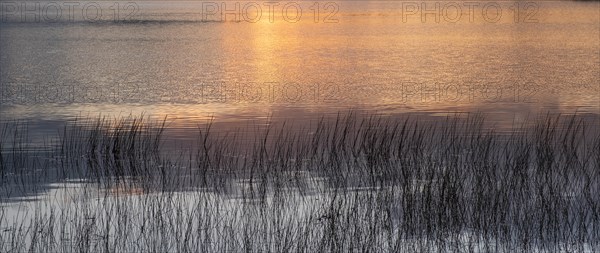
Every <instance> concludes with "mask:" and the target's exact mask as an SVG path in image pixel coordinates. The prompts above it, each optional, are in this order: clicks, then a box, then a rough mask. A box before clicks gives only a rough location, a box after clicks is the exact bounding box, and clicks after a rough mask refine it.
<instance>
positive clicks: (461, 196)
mask: <svg viewBox="0 0 600 253" xmlns="http://www.w3.org/2000/svg"><path fill="white" fill-rule="evenodd" d="M484 119H485V116H484V115H479V114H477V115H469V116H467V117H448V118H446V119H442V120H435V121H427V120H423V119H422V118H419V117H385V116H379V115H359V114H357V113H353V112H351V113H348V114H339V115H338V116H337V117H333V118H330V117H323V118H320V119H318V120H316V121H315V122H312V123H310V124H305V125H302V126H299V127H295V126H291V125H289V124H287V123H282V122H280V123H277V122H271V123H270V124H266V126H265V127H262V128H257V129H255V131H240V132H232V133H223V132H219V131H218V130H215V129H214V125H213V124H214V123H213V122H208V123H207V124H206V125H204V126H200V127H199V129H198V130H199V131H198V132H199V134H198V135H197V136H195V138H194V140H195V141H194V142H190V147H189V149H188V150H187V151H177V152H175V153H174V152H169V150H165V148H164V146H163V143H164V138H166V137H164V136H168V135H167V134H165V131H168V129H166V127H165V121H164V120H163V121H161V122H150V121H149V120H147V119H145V118H143V117H140V118H136V117H130V118H125V119H117V120H107V119H97V120H94V121H89V120H88V121H85V122H84V121H82V122H83V123H82V122H79V123H78V122H75V123H73V124H71V125H68V126H66V127H65V128H64V130H63V131H62V134H61V135H60V138H59V141H58V144H57V146H56V150H57V151H56V154H54V155H51V156H53V157H56V158H58V159H55V160H51V161H50V162H45V163H34V164H29V165H27V166H30V167H31V166H33V167H36V166H37V167H36V168H37V169H38V170H44V169H48V168H50V167H60V170H58V171H60V173H58V174H59V175H61V176H59V177H58V179H57V180H59V181H60V180H62V179H64V178H69V179H73V178H77V179H80V180H81V181H84V182H86V183H83V184H81V185H80V188H78V190H76V191H74V192H72V194H75V195H76V196H79V197H78V199H76V200H74V201H73V202H72V203H70V204H65V206H62V205H58V206H57V205H56V204H55V203H53V202H52V200H45V201H44V200H41V201H42V203H46V205H48V207H37V208H36V209H35V211H34V213H33V214H31V213H30V214H28V215H26V216H25V217H26V218H25V219H19V220H17V219H13V220H11V219H9V218H6V217H5V216H3V214H4V213H2V214H0V222H1V226H0V229H5V230H4V232H0V249H2V250H33V251H48V250H50V251H52V250H66V251H161V252H162V251H194V252H197V251H211V252H212V251H278V252H283V251H286V252H287V251H294V252H297V251H300V252H322V251H329V252H339V251H377V252H379V251H392V252H430V251H450V252H489V251H496V252H513V251H535V252H558V251H564V252H572V251H590V252H594V251H598V250H600V243H599V242H600V234H599V232H598V231H600V227H599V226H600V197H599V196H600V194H599V193H600V129H598V128H597V126H598V122H597V119H593V118H587V117H585V116H579V115H573V116H560V115H541V116H539V117H538V118H535V119H533V120H532V121H531V122H530V123H529V124H524V125H522V126H515V127H514V128H513V129H511V130H510V131H497V129H495V128H494V127H490V126H489V125H486V124H485V121H484ZM248 132H249V133H250V134H241V133H248ZM2 136H3V142H2V143H4V142H5V139H4V138H5V137H4V136H5V134H4V130H3V131H2ZM12 139H14V138H12ZM17 139H19V138H17ZM17 142H18V141H17ZM15 145H17V146H18V143H14V144H11V147H15ZM0 146H1V145H0ZM0 150H3V151H2V153H3V156H0V157H9V156H10V157H15V156H16V155H15V154H19V151H18V150H14V148H13V150H12V151H7V149H6V148H4V149H0ZM7 154H8V155H7ZM18 164H19V161H18V160H12V161H11V162H6V161H4V162H2V166H3V167H2V171H3V172H4V171H13V172H18V171H19V170H20V169H19V166H21V165H22V164H21V165H18ZM16 174H18V173H16ZM61 177H62V179H61ZM13 181H14V182H17V185H18V180H13ZM5 188H6V186H5ZM92 189H93V190H92ZM3 192H7V191H3ZM81 192H83V195H81ZM77 193H79V195H77ZM3 199H8V197H4V198H3ZM88 199H97V200H95V201H92V202H90V201H87V200H88ZM21 237H22V238H26V239H25V240H24V241H23V242H20V241H16V239H15V238H21Z"/></svg>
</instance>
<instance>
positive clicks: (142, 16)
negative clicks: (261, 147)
mask: <svg viewBox="0 0 600 253" xmlns="http://www.w3.org/2000/svg"><path fill="white" fill-rule="evenodd" d="M19 3H21V2H19ZM36 3H37V5H36ZM117 3H118V4H119V5H118V8H116V7H115V6H117V5H116V4H115V3H113V2H104V1H101V2H91V4H90V2H81V3H79V5H74V4H73V5H72V6H71V5H70V4H68V3H65V2H26V4H25V5H18V4H15V3H13V2H2V4H3V5H2V6H3V9H2V15H3V16H2V23H1V25H0V37H1V38H2V39H1V40H0V84H1V85H0V105H1V108H0V115H2V120H9V119H27V120H30V121H33V122H43V124H54V123H52V122H57V121H58V122H60V121H65V120H69V119H72V118H73V117H77V116H92V117H93V116H97V115H99V114H102V115H107V116H108V115H128V114H130V113H133V114H140V113H142V112H143V113H145V114H146V115H156V116H159V117H162V116H164V115H169V117H171V118H173V119H175V118H176V119H177V123H176V125H177V126H183V128H185V127H186V126H191V127H195V125H196V122H197V121H198V120H205V119H206V118H207V117H209V116H211V117H214V119H215V120H217V121H234V122H235V121H238V120H240V119H255V118H264V117H267V116H269V115H271V116H272V117H273V118H275V119H280V118H311V117H315V115H321V114H323V113H332V112H337V111H339V110H347V109H355V110H369V111H377V112H378V113H382V114H396V113H400V114H402V113H415V112H416V113H423V114H428V115H437V114H438V113H447V112H475V111H477V112H484V113H488V114H494V115H495V116H494V117H492V118H494V119H497V120H498V121H499V122H504V123H507V122H513V121H514V119H515V117H517V118H518V117H525V116H527V115H531V114H536V113H538V112H559V113H573V112H575V111H578V112H580V113H591V114H597V113H598V112H599V110H600V104H599V92H600V91H599V86H598V84H599V83H600V80H599V78H600V76H599V73H598V66H599V64H600V56H599V54H598V52H599V50H600V48H599V47H600V43H599V36H600V34H599V33H600V20H599V19H600V17H599V15H598V8H599V4H598V2H575V1H535V2H520V1H514V2H513V1H499V2H493V3H488V2H480V3H472V4H470V2H453V4H448V3H446V2H429V1H428V2H423V3H421V2H402V1H338V2H318V3H317V5H315V3H314V2H305V1H300V2H297V3H296V4H295V5H294V4H290V2H279V3H278V4H279V5H273V6H272V7H271V8H272V12H269V10H270V9H269V7H268V6H269V5H265V3H263V2H241V4H240V6H239V7H237V8H238V10H240V13H241V14H240V15H235V14H226V15H224V16H223V17H221V15H220V13H221V10H222V9H223V8H222V7H223V6H222V5H221V4H222V2H196V1H188V2H186V1H168V2H166V1H138V2H117ZM235 3H236V2H225V6H224V7H225V9H228V10H231V9H235V8H236V6H235ZM423 4H424V5H423ZM436 4H438V5H439V6H437V11H438V12H437V14H436V11H435V10H436ZM69 6H71V7H69ZM215 6H216V7H217V9H215ZM256 6H262V7H261V9H260V14H261V15H257V12H258V11H257V10H258V8H256ZM415 6H416V9H415ZM317 7H318V9H319V10H318V12H317V11H316V9H317ZM69 8H71V9H69ZM115 8H116V9H119V10H120V11H119V12H118V13H116V12H115ZM284 8H285V10H286V12H283V10H284ZM458 8H460V10H461V13H462V14H461V15H458V12H457V10H458ZM432 9H433V10H434V13H433V14H432V13H429V14H427V11H426V10H432ZM24 10H25V11H24ZM26 10H29V11H26ZM57 10H60V12H57ZM296 10H300V11H301V16H297V15H296V14H297V12H296ZM424 10H425V11H424ZM515 10H519V11H518V12H515ZM36 11H37V12H36ZM498 11H499V12H498ZM430 12H431V11H430ZM284 13H287V14H286V15H284ZM96 14H100V15H99V16H96ZM315 14H318V15H315ZM498 14H500V15H498ZM259 17H260V18H259ZM222 19H224V20H223V21H224V22H221V21H222ZM236 19H237V20H236ZM315 20H316V21H318V22H315ZM438 21H439V22H438ZM507 124H508V123H507Z"/></svg>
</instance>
